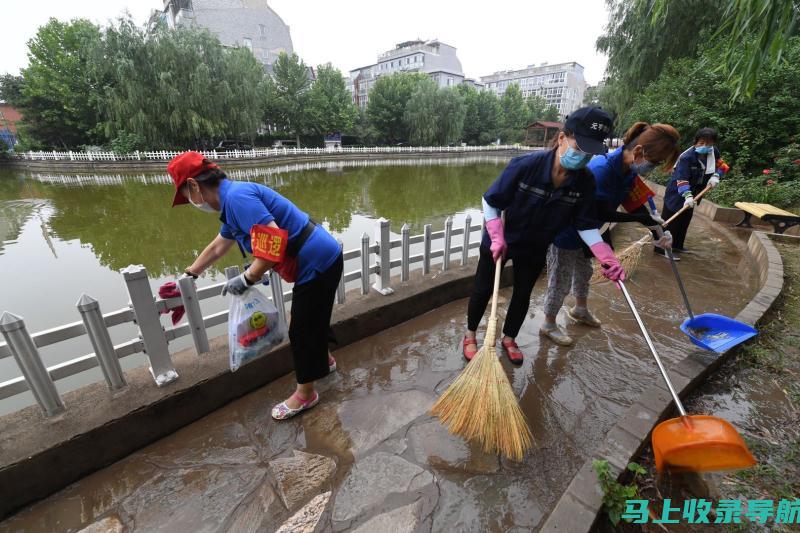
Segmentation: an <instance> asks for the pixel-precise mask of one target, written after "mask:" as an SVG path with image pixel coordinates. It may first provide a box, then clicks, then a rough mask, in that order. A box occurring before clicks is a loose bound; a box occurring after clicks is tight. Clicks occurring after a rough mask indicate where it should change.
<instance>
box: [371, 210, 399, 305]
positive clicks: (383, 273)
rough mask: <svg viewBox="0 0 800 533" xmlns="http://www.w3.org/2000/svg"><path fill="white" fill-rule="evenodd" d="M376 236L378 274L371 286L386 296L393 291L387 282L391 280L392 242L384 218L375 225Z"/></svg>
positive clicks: (387, 224)
mask: <svg viewBox="0 0 800 533" xmlns="http://www.w3.org/2000/svg"><path fill="white" fill-rule="evenodd" d="M375 230H376V231H375V233H376V234H377V235H376V238H377V240H378V276H377V279H376V281H375V285H373V286H372V287H373V288H374V289H375V290H376V291H378V292H379V293H381V294H383V295H384V296H386V295H387V294H392V293H393V292H394V291H393V290H392V288H391V287H389V284H390V282H391V277H392V276H391V274H392V272H391V270H392V268H391V264H392V263H391V257H392V255H391V251H392V243H391V237H390V235H389V230H390V226H389V221H388V220H386V219H385V218H381V219H380V220H378V225H377V226H376V227H375Z"/></svg>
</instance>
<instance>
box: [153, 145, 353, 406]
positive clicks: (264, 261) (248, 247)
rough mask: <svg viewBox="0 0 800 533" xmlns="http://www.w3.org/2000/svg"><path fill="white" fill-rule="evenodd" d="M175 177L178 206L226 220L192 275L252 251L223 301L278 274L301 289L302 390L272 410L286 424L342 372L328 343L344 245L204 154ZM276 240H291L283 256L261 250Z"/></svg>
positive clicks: (177, 165) (296, 304)
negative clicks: (319, 385) (234, 251)
mask: <svg viewBox="0 0 800 533" xmlns="http://www.w3.org/2000/svg"><path fill="white" fill-rule="evenodd" d="M167 171H168V172H169V174H170V176H171V177H172V179H173V181H174V182H175V197H174V199H173V202H172V205H173V206H176V205H181V204H192V205H193V206H194V207H196V208H198V209H200V210H202V211H207V212H209V213H215V214H217V215H219V219H220V222H221V223H222V225H221V227H220V230H219V234H218V235H217V236H216V237H215V238H214V239H213V240H212V241H211V243H209V245H208V246H206V248H205V249H204V250H203V251H202V252H201V253H200V255H199V256H198V257H197V259H196V260H195V261H194V263H192V264H191V265H190V266H189V268H187V269H186V271H185V273H186V274H187V275H190V276H192V277H195V278H196V277H198V276H200V275H201V274H202V273H203V271H204V270H205V269H206V268H208V267H209V266H211V265H212V264H214V263H215V262H216V261H217V260H218V259H219V258H221V257H222V256H224V255H225V254H226V253H227V252H228V250H230V249H231V247H232V246H233V245H234V244H236V245H238V246H239V248H240V250H242V254H243V255H244V252H245V251H247V252H248V253H250V254H253V262H252V264H251V265H250V266H249V267H248V268H247V270H245V271H244V272H243V273H242V274H241V275H239V276H237V277H235V278H233V279H231V280H229V281H228V283H227V284H226V285H225V287H224V288H223V291H222V293H223V294H227V293H231V294H234V295H240V294H243V293H244V292H245V291H247V289H248V288H249V287H252V286H253V285H255V284H256V283H258V282H259V281H260V280H261V278H262V277H263V276H264V274H265V273H266V272H267V271H268V270H270V269H273V270H275V271H276V272H278V273H279V274H280V275H281V277H282V278H283V279H285V280H286V281H289V282H293V283H294V287H293V289H292V319H291V322H290V324H289V341H290V343H291V349H292V359H293V362H294V370H295V375H296V378H297V387H296V389H295V392H294V394H292V395H291V396H290V397H289V398H288V399H287V400H285V401H283V402H281V403H279V404H278V405H276V406H275V407H274V408H273V409H272V417H273V418H275V419H276V420H284V419H287V418H291V417H293V416H295V415H297V414H300V413H301V412H303V411H305V410H307V409H310V408H311V407H313V406H315V405H316V404H317V403H318V402H319V394H318V393H317V392H316V391H315V390H314V381H316V380H318V379H320V378H323V377H325V376H326V375H328V373H329V372H333V371H334V370H336V361H335V360H334V359H333V357H331V356H330V353H329V352H328V340H329V339H330V320H331V313H332V311H333V301H334V297H335V295H336V289H337V287H338V286H339V279H340V278H341V276H342V267H343V261H342V252H341V247H340V246H339V243H338V242H337V241H336V239H334V238H333V237H332V236H331V235H330V234H329V233H328V232H327V231H326V230H325V228H323V227H322V226H319V225H317V224H316V223H315V222H314V221H312V220H311V219H310V217H309V216H308V214H306V213H304V212H303V211H301V210H300V209H298V208H297V206H295V205H294V204H293V203H292V202H290V201H289V200H287V199H286V198H284V197H283V196H281V195H280V194H278V193H277V192H275V191H273V190H272V189H270V188H269V187H265V186H264V185H260V184H257V183H249V182H236V181H231V180H229V179H227V176H226V175H225V173H224V172H222V171H221V170H220V169H219V167H217V165H216V164H215V163H211V162H210V161H208V159H206V158H205V157H203V155H202V154H200V153H198V152H184V153H182V154H180V155H178V156H177V157H175V158H174V159H173V160H172V161H171V162H170V164H169V166H168V167H167ZM274 235H278V236H279V237H280V238H281V239H282V238H287V239H288V246H286V247H285V250H283V251H282V252H275V251H273V250H272V249H271V248H270V249H266V248H265V247H262V246H261V244H260V243H263V242H265V241H266V239H261V237H262V236H263V237H267V238H269V237H271V236H274ZM251 236H253V238H252V239H251ZM272 242H275V241H272ZM276 253H277V254H278V255H275V254H276Z"/></svg>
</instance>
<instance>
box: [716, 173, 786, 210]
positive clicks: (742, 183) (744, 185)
mask: <svg viewBox="0 0 800 533" xmlns="http://www.w3.org/2000/svg"><path fill="white" fill-rule="evenodd" d="M708 198H709V200H711V201H712V202H714V203H717V204H720V205H722V206H726V207H733V205H734V204H735V203H736V202H756V203H762V204H772V205H774V206H775V207H781V208H789V207H798V206H800V180H793V181H776V180H774V179H772V178H770V177H768V176H764V177H760V178H753V177H737V176H731V177H728V178H726V179H723V180H722V181H720V183H719V186H717V188H715V189H714V190H713V191H712V192H711V193H710V194H709V197H708Z"/></svg>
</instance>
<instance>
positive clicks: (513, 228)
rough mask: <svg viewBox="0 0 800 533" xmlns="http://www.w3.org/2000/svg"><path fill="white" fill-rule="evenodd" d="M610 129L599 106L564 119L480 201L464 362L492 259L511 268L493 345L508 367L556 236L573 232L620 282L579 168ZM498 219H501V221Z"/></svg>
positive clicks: (591, 189)
mask: <svg viewBox="0 0 800 533" xmlns="http://www.w3.org/2000/svg"><path fill="white" fill-rule="evenodd" d="M611 124H612V120H611V117H610V116H609V115H608V113H606V112H605V111H603V110H602V109H600V108H599V107H583V108H580V109H578V110H576V111H574V112H572V113H570V115H569V116H568V117H567V119H566V122H565V125H564V128H563V129H562V130H561V132H560V133H559V134H558V137H557V138H556V139H555V142H554V145H553V148H552V149H550V150H543V151H539V152H534V153H531V154H528V155H524V156H521V157H517V158H514V159H512V160H511V162H510V163H509V164H508V166H507V167H506V168H505V170H503V172H502V174H500V176H499V177H498V178H497V179H496V180H495V182H494V183H493V184H492V185H491V186H490V187H489V190H488V191H486V193H485V194H484V195H483V216H484V219H485V221H486V224H485V229H486V231H485V233H484V235H483V239H482V241H481V245H480V257H479V259H478V268H477V272H476V273H475V284H474V287H473V291H472V295H471V296H470V299H469V307H468V310H467V331H466V333H465V335H464V339H463V342H462V350H463V354H464V357H465V358H466V359H467V360H468V361H469V360H471V359H472V358H473V357H474V356H475V354H476V353H477V351H478V344H477V342H478V341H477V339H476V338H475V332H476V331H477V329H478V324H479V323H480V321H481V317H483V314H484V312H485V311H486V306H487V304H488V303H489V299H490V298H491V295H492V289H493V285H494V272H495V268H496V265H497V262H498V260H500V262H501V263H502V264H504V263H505V261H506V260H508V259H510V260H511V261H512V263H513V267H514V287H513V292H512V295H511V302H510V303H509V306H508V310H507V312H506V319H505V324H504V325H503V335H504V336H503V339H502V341H501V344H502V347H503V351H504V352H505V354H506V355H507V356H508V358H509V360H510V361H511V362H512V363H514V364H521V363H522V361H523V354H522V352H521V351H520V349H519V346H518V345H517V343H516V342H515V338H516V336H517V334H518V333H519V330H520V328H521V327H522V323H523V322H524V320H525V316H526V314H527V312H528V307H529V305H530V298H531V291H532V290H533V285H534V283H535V282H536V278H538V277H539V274H540V273H541V271H542V269H543V268H544V264H545V258H546V257H547V248H548V246H550V243H551V242H552V241H553V238H554V237H555V236H556V235H557V234H558V233H560V232H561V231H562V230H564V229H565V228H567V227H574V228H576V229H577V230H578V233H579V235H580V236H581V238H582V239H583V240H584V242H586V244H587V245H588V246H589V247H590V249H591V252H592V253H593V254H594V255H595V257H597V258H598V260H599V261H600V262H601V264H603V265H604V267H603V268H604V270H603V274H604V275H605V276H606V277H607V278H609V279H611V280H613V281H618V280H623V279H625V272H624V271H623V269H622V266H621V265H620V264H619V261H617V258H616V257H615V256H614V252H613V251H612V250H611V247H610V246H609V245H608V244H606V243H605V242H603V239H602V238H601V237H600V232H599V231H598V229H597V228H598V222H597V218H596V216H595V184H594V178H593V177H592V174H591V173H590V172H589V171H587V170H586V168H585V167H586V164H587V163H588V162H589V160H590V159H591V157H592V155H594V154H602V153H605V144H604V143H603V140H604V139H605V138H606V137H607V136H608V135H609V133H611ZM501 213H505V223H503V221H502V219H501Z"/></svg>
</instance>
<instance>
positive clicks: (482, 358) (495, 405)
mask: <svg viewBox="0 0 800 533" xmlns="http://www.w3.org/2000/svg"><path fill="white" fill-rule="evenodd" d="M490 322H494V321H493V320H491V319H490ZM494 339H495V325H494V324H490V325H489V328H488V330H487V332H486V341H485V342H484V345H483V347H481V349H480V350H479V351H478V353H477V354H476V355H475V357H473V358H472V361H470V362H469V364H468V365H467V367H466V368H465V369H464V371H462V372H461V374H459V376H458V377H457V378H456V379H455V380H454V381H453V383H451V384H450V386H449V387H448V388H447V390H445V391H444V393H443V394H442V395H441V396H440V397H439V400H438V401H437V402H436V404H434V406H433V408H431V414H432V415H434V416H438V417H439V419H440V420H441V421H442V423H443V424H444V425H445V426H446V427H447V429H448V431H450V432H451V433H453V434H455V435H459V436H461V437H464V438H465V439H467V440H477V441H478V442H480V443H481V445H482V447H483V450H484V451H485V452H487V453H501V454H503V455H505V456H506V457H508V458H510V459H513V460H515V461H521V460H522V457H523V456H524V455H525V452H526V451H527V450H528V449H529V448H530V447H531V445H532V442H533V438H532V435H531V431H530V428H529V427H528V423H527V421H526V420H525V415H523V413H522V410H521V409H520V407H519V403H518V402H517V397H516V395H515V394H514V390H513V389H512V388H511V384H510V383H509V381H508V377H506V373H505V371H504V370H503V365H502V364H500V361H499V359H498V358H497V352H496V350H495V347H494V342H495V340H494Z"/></svg>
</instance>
